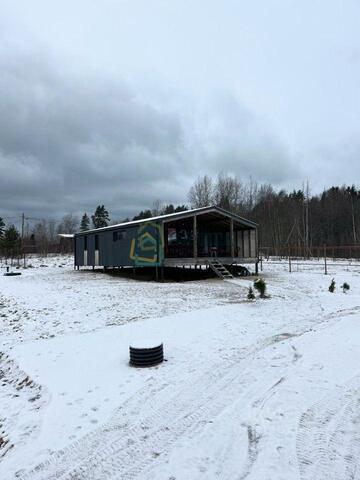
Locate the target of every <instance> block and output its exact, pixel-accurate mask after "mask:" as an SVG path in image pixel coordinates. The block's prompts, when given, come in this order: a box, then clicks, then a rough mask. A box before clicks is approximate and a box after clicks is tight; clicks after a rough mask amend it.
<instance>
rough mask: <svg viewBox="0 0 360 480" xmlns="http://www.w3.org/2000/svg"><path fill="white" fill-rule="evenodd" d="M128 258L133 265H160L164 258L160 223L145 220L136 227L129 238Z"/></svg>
mask: <svg viewBox="0 0 360 480" xmlns="http://www.w3.org/2000/svg"><path fill="white" fill-rule="evenodd" d="M130 259H131V260H133V261H134V264H135V266H139V267H151V266H154V267H156V266H160V265H162V264H163V260H164V235H163V227H162V224H158V223H155V222H146V223H143V224H142V225H140V226H139V227H138V229H137V235H136V237H135V238H133V239H132V240H131V244H130Z"/></svg>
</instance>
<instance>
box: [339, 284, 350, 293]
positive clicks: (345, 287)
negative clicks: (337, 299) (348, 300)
mask: <svg viewBox="0 0 360 480" xmlns="http://www.w3.org/2000/svg"><path fill="white" fill-rule="evenodd" d="M341 288H342V289H343V292H344V293H346V292H347V291H348V290H350V285H349V284H348V283H346V282H344V283H343V284H342V285H341Z"/></svg>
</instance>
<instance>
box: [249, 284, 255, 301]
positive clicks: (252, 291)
mask: <svg viewBox="0 0 360 480" xmlns="http://www.w3.org/2000/svg"><path fill="white" fill-rule="evenodd" d="M247 299H248V300H255V293H254V290H253V289H252V287H249V290H248V294H247Z"/></svg>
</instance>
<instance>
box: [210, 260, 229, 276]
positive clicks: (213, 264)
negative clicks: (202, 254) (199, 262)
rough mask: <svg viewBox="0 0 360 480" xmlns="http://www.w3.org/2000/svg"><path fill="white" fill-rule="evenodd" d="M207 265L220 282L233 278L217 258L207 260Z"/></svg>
mask: <svg viewBox="0 0 360 480" xmlns="http://www.w3.org/2000/svg"><path fill="white" fill-rule="evenodd" d="M208 263H209V267H210V268H211V270H212V271H213V272H214V273H215V274H216V275H217V276H218V277H219V278H221V279H222V280H225V279H226V278H234V277H233V276H232V275H231V273H230V272H229V270H227V269H226V268H225V267H224V265H223V264H222V263H221V262H219V260H218V259H217V258H214V259H211V260H208Z"/></svg>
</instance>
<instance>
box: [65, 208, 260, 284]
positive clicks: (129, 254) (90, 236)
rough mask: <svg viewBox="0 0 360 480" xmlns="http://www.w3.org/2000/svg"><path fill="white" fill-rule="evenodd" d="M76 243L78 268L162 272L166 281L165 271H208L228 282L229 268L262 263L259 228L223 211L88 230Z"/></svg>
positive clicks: (195, 211) (186, 213)
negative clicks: (181, 268)
mask: <svg viewBox="0 0 360 480" xmlns="http://www.w3.org/2000/svg"><path fill="white" fill-rule="evenodd" d="M74 241H75V266H76V267H98V266H101V267H103V268H117V267H134V268H137V267H156V272H157V276H158V274H160V275H161V276H162V277H163V271H164V267H178V266H200V265H208V266H210V267H211V268H212V269H213V270H214V271H215V273H217V274H218V275H219V276H226V274H224V275H222V274H221V267H223V266H224V265H225V266H226V265H227V266H230V265H244V264H249V263H253V264H255V265H256V270H257V263H258V235H257V224H256V223H254V222H251V221H250V220H246V219H245V218H242V217H240V216H238V215H235V214H233V213H231V212H228V211H226V210H223V209H222V208H219V207H204V208H196V209H193V210H187V211H183V212H177V213H172V214H169V215H160V216H158V217H153V218H146V219H143V220H136V221H131V222H125V223H121V224H119V225H111V226H108V227H104V228H98V229H96V230H88V231H86V232H80V233H77V234H75V236H74ZM225 270H226V268H225ZM222 272H223V273H224V270H223V271H222Z"/></svg>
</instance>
